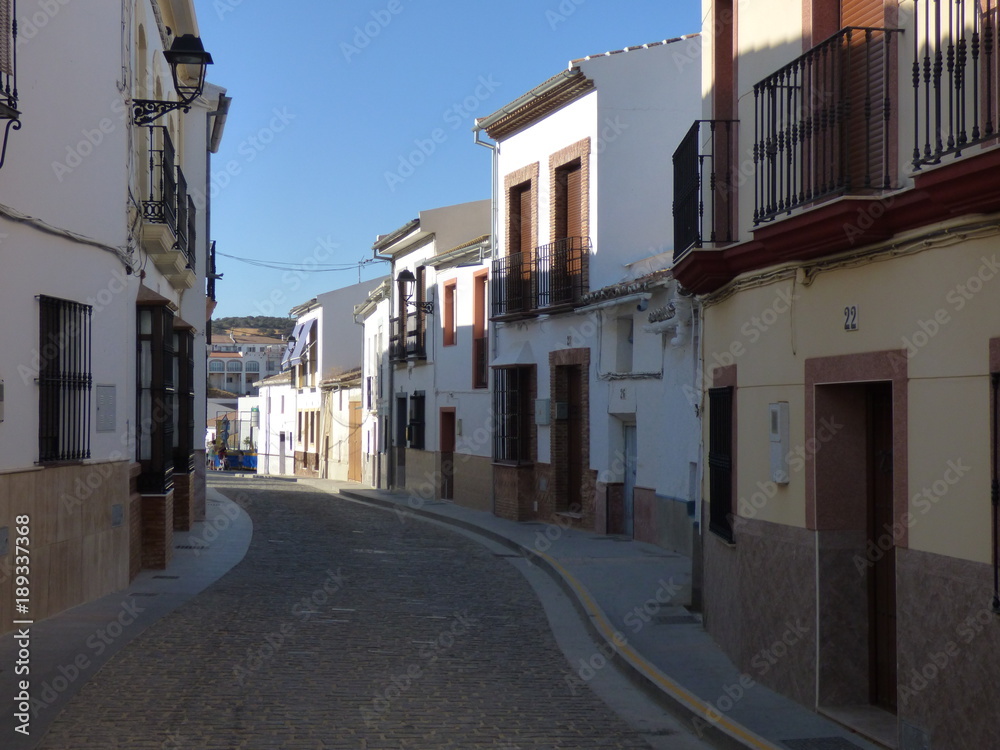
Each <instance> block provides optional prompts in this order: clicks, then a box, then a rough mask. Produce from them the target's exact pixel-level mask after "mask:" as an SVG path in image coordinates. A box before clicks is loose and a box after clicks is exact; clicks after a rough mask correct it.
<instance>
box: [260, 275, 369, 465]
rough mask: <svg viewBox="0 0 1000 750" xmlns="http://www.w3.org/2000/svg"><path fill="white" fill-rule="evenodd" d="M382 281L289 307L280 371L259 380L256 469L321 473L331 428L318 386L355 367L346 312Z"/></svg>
mask: <svg viewBox="0 0 1000 750" xmlns="http://www.w3.org/2000/svg"><path fill="white" fill-rule="evenodd" d="M384 281H385V279H384V277H383V278H379V279H373V280H371V281H365V282H361V283H359V284H354V285H352V286H347V287H343V288H341V289H336V290H333V291H330V292H325V293H323V294H319V295H317V296H316V297H314V298H313V299H311V300H309V301H308V302H305V303H303V304H301V305H298V306H296V307H294V308H292V310H291V311H290V312H289V314H290V315H291V316H292V317H293V318H295V319H296V323H295V328H294V330H293V331H292V334H291V335H290V336H289V337H288V341H287V342H286V344H285V348H284V351H283V353H282V356H281V370H282V372H281V373H280V374H279V375H277V376H273V377H271V378H266V379H265V380H264V381H263V382H261V384H260V385H261V390H260V395H261V401H262V406H261V417H260V419H261V433H262V434H261V437H260V438H259V441H258V447H259V451H260V453H261V455H260V456H259V458H258V466H259V467H260V466H262V467H264V468H263V469H259V471H260V472H261V473H269V474H284V475H297V476H308V477H319V476H323V475H324V469H323V466H325V465H326V458H325V453H324V451H325V443H326V437H325V436H328V435H330V434H331V433H330V432H329V426H328V425H326V424H325V423H324V419H323V395H322V386H323V383H324V382H326V381H330V382H336V379H337V378H339V377H341V376H343V375H344V374H345V373H348V372H351V371H353V370H357V369H359V366H360V362H361V358H362V356H363V349H362V345H363V344H362V332H361V330H360V329H359V328H358V327H357V326H354V325H351V316H352V314H353V312H354V306H355V304H357V303H358V301H359V300H361V299H364V298H365V297H366V296H367V294H368V293H369V292H370V291H371V290H372V289H374V288H375V287H377V286H379V285H380V284H382V283H383V282H384ZM321 454H323V455H324V457H323V465H322V466H321ZM358 459H359V460H360V454H359V456H358Z"/></svg>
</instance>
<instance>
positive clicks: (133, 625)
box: [0, 487, 253, 750]
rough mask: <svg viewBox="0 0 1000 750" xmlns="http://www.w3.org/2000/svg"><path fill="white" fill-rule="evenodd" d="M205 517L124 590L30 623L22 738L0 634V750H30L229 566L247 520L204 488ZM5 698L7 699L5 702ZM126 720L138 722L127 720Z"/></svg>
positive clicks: (177, 535)
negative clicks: (27, 711)
mask: <svg viewBox="0 0 1000 750" xmlns="http://www.w3.org/2000/svg"><path fill="white" fill-rule="evenodd" d="M207 499H208V503H207V508H206V513H205V515H206V519H205V520H204V521H199V522H198V523H195V524H194V526H193V528H192V529H191V531H185V532H174V546H175V550H174V557H173V560H172V561H171V562H170V565H169V567H168V568H167V569H166V570H143V571H142V572H141V573H140V574H139V576H138V577H137V578H136V579H135V580H134V581H132V583H131V584H130V585H129V587H128V588H127V589H125V590H123V591H119V592H118V593H115V594H109V595H108V596H105V597H103V598H101V599H97V600H96V601H92V602H89V603H87V604H81V605H80V606H78V607H74V608H72V609H69V610H66V611H65V612H62V613H60V614H58V615H55V616H53V617H50V618H48V619H46V620H42V621H40V622H38V623H36V624H34V625H32V626H31V628H30V630H31V655H30V670H31V671H30V680H31V687H30V694H31V698H32V719H31V722H30V729H29V731H30V734H28V735H27V736H25V735H24V734H23V733H21V732H17V731H15V727H16V726H17V725H19V724H21V722H20V721H19V720H16V719H15V715H14V714H15V711H14V707H15V701H14V697H15V696H16V695H18V692H19V691H18V688H17V683H18V681H20V680H22V679H24V677H22V676H18V675H16V674H15V670H14V665H15V663H16V662H17V660H18V650H19V648H18V644H17V643H16V641H15V635H14V633H7V634H6V635H4V636H2V637H0V695H2V696H3V698H4V701H5V708H4V710H3V711H2V712H0V748H3V750H30V749H31V748H34V747H35V746H36V745H38V743H39V742H41V741H42V738H43V737H44V736H45V733H46V731H47V730H48V728H49V725H50V724H51V723H52V722H53V721H54V720H55V718H56V717H57V716H58V715H59V713H60V712H61V711H62V710H63V708H64V707H65V706H66V704H67V703H69V701H70V699H71V698H72V697H73V696H74V695H76V694H77V693H78V692H79V691H80V689H81V688H82V687H83V686H84V685H85V684H86V683H87V681H88V680H89V679H90V678H91V677H93V676H94V675H95V674H97V672H98V671H99V670H100V669H101V667H103V666H104V665H105V664H106V663H107V662H108V661H109V660H110V659H111V657H112V656H114V655H115V654H116V653H118V652H119V651H121V650H122V649H123V648H124V647H125V646H127V645H128V644H129V643H130V642H131V641H133V640H134V639H135V638H136V637H138V636H139V635H140V634H141V633H142V632H143V631H145V630H146V629H147V628H148V627H149V626H150V625H152V624H153V623H155V622H156V621H158V620H160V619H161V618H163V617H165V616H166V615H168V614H170V613H171V612H172V611H173V610H175V609H177V607H179V606H180V605H182V604H184V603H185V602H186V601H188V600H190V599H192V598H194V597H195V596H196V595H197V594H199V593H201V592H202V591H204V590H205V589H206V588H208V587H209V586H210V585H211V584H213V583H214V582H215V581H217V580H218V579H220V578H221V577H222V576H224V575H225V574H226V573H228V572H229V571H230V570H232V568H233V567H235V566H236V565H237V564H238V563H239V562H240V561H241V560H242V559H243V557H244V556H245V555H246V552H247V549H249V547H250V539H251V537H252V536H253V523H252V521H251V520H250V517H249V516H248V515H247V514H246V512H245V511H243V509H242V508H240V507H239V506H238V505H236V503H234V502H232V501H231V500H229V499H228V498H226V497H223V496H222V495H221V494H219V493H218V492H217V491H216V490H215V489H213V488H212V487H209V488H208V493H207ZM8 701H9V702H8ZM129 721H141V717H131V718H129Z"/></svg>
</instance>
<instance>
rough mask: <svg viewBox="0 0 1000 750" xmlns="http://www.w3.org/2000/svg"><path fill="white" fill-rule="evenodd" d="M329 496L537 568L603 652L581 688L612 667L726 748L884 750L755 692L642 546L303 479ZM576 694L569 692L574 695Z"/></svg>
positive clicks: (677, 564)
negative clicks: (467, 534)
mask: <svg viewBox="0 0 1000 750" xmlns="http://www.w3.org/2000/svg"><path fill="white" fill-rule="evenodd" d="M298 481H299V483H300V484H307V485H309V486H313V487H315V488H317V489H322V490H324V491H328V492H339V493H340V494H341V495H343V496H345V497H348V498H352V499H354V500H358V501H361V502H365V503H368V504H371V505H375V506H380V507H383V508H387V509H391V510H392V511H394V512H395V513H396V514H397V516H398V517H399V518H400V519H401V520H402V521H406V520H407V519H408V518H414V517H423V518H428V519H433V520H436V521H438V522H443V523H447V524H451V525H454V526H457V527H460V528H463V529H465V530H467V531H472V532H474V533H476V534H479V535H481V536H483V537H486V538H488V539H491V540H493V541H495V542H499V543H501V544H503V545H505V546H507V547H509V548H510V549H512V550H514V551H516V552H517V553H519V554H521V555H523V556H525V557H526V558H528V559H529V560H531V561H533V562H535V563H536V564H537V565H539V567H540V568H542V569H544V570H545V571H546V572H548V573H549V574H550V575H551V576H552V577H553V578H554V579H555V580H556V582H557V583H558V584H559V585H560V586H561V587H562V588H563V590H564V591H565V592H566V593H567V594H568V595H569V597H570V599H571V600H572V601H573V602H574V604H575V606H576V608H577V610H578V611H579V612H580V614H581V616H582V617H583V619H584V621H585V622H586V623H587V625H588V626H589V628H590V630H591V634H592V635H593V636H594V638H595V641H596V642H597V643H600V644H603V645H602V646H601V647H599V648H598V650H597V651H595V653H594V655H593V656H592V657H591V659H590V660H589V663H583V662H581V663H580V664H577V665H574V669H575V671H576V672H577V675H578V677H579V684H584V683H585V682H586V681H587V680H589V679H591V678H592V677H593V674H594V672H595V670H600V669H601V668H603V667H604V666H605V665H606V663H607V659H609V658H610V659H614V660H615V662H616V663H617V664H619V665H620V666H621V667H623V668H624V669H625V670H626V672H628V673H629V674H630V676H631V677H632V678H633V679H634V680H635V681H637V682H638V683H639V684H641V685H642V686H643V687H644V688H646V689H647V690H648V691H649V692H650V693H652V694H653V695H654V697H656V698H657V699H658V700H659V701H660V702H661V703H662V704H663V705H664V707H665V708H667V709H668V710H670V711H671V712H673V713H674V714H675V715H678V716H679V717H680V718H681V719H682V720H684V721H685V722H686V723H687V725H688V727H689V728H690V729H691V730H692V731H693V732H694V733H695V734H696V735H698V736H703V737H705V738H708V739H710V740H711V741H712V742H713V743H715V744H717V745H718V746H720V747H731V748H753V750H761V749H762V748H767V749H768V750H771V749H777V750H854V749H856V748H864V749H865V750H877V748H878V747H879V746H876V745H874V744H871V743H870V742H868V741H866V740H864V739H862V738H861V737H860V736H859V735H857V734H854V733H852V732H851V731H849V730H848V729H846V728H844V727H842V726H841V725H839V724H836V723H834V722H832V721H830V720H827V719H825V718H824V717H822V716H820V715H819V714H817V713H815V712H813V711H809V710H808V709H806V708H805V707H803V706H801V705H799V704H797V703H795V702H793V701H791V700H789V699H788V698H785V697H783V696H781V695H779V694H777V693H775V692H773V691H771V690H769V689H767V688H765V687H762V686H760V685H758V684H756V683H755V681H754V679H753V675H752V674H750V673H741V672H740V671H739V670H738V669H737V668H736V666H735V665H733V663H732V662H731V661H730V660H729V659H728V657H726V656H725V654H723V652H722V650H721V649H720V648H719V647H718V646H717V645H716V644H715V642H714V641H713V640H712V639H711V637H710V636H709V635H708V634H707V633H706V632H705V630H704V629H703V628H702V626H701V618H700V616H699V615H695V614H692V613H691V612H690V611H689V610H688V609H687V608H686V607H685V606H683V605H684V604H686V603H687V602H688V601H689V600H690V570H691V561H690V560H689V559H688V558H685V557H683V556H681V555H678V554H674V553H671V552H668V551H666V550H663V549H661V548H659V547H655V546H653V545H650V544H645V543H642V542H635V541H632V540H629V539H625V538H622V537H617V536H602V535H598V534H594V533H590V532H584V531H578V530H575V529H568V528H564V527H562V526H559V525H556V524H548V523H542V522H525V523H517V522H514V521H507V520H504V519H501V518H497V517H495V516H493V515H492V514H490V513H484V512H482V511H476V510H471V509H469V508H465V507H462V506H459V505H456V504H454V503H451V502H441V501H434V500H424V499H421V498H417V497H413V496H411V495H409V494H406V493H401V492H400V493H393V492H388V491H384V490H375V489H372V488H369V487H366V486H364V485H359V484H356V483H353V482H338V481H335V480H325V479H301V478H300V479H299V480H298ZM573 688H574V686H572V685H571V686H570V689H573Z"/></svg>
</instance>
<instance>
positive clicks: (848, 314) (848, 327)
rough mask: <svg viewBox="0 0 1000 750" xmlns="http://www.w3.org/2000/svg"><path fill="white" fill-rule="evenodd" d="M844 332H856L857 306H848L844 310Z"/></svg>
mask: <svg viewBox="0 0 1000 750" xmlns="http://www.w3.org/2000/svg"><path fill="white" fill-rule="evenodd" d="M844 330H845V331H856V330H858V306H857V305H848V306H847V307H845V308H844Z"/></svg>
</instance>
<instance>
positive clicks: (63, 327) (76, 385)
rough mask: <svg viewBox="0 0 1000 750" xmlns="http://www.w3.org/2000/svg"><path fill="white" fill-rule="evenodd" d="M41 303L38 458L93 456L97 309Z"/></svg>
mask: <svg viewBox="0 0 1000 750" xmlns="http://www.w3.org/2000/svg"><path fill="white" fill-rule="evenodd" d="M0 5H2V1H0ZM38 302H39V307H40V318H39V343H38V461H39V463H50V462H54V461H81V460H83V459H86V458H90V394H91V388H92V384H93V376H92V374H91V369H90V368H91V353H90V350H91V318H92V315H93V308H91V306H90V305H83V304H80V303H79V302H72V301H70V300H65V299H58V298H55V297H45V296H39V297H38Z"/></svg>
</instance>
